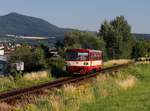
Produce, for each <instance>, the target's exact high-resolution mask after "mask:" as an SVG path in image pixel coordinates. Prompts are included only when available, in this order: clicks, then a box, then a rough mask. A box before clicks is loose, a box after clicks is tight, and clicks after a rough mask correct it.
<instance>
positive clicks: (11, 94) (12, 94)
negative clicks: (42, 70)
mask: <svg viewBox="0 0 150 111" xmlns="http://www.w3.org/2000/svg"><path fill="white" fill-rule="evenodd" d="M131 64H134V62H131V63H128V64H122V65H118V66H113V67H109V68H105V69H102V70H101V71H100V72H97V73H94V74H88V75H84V76H78V77H67V78H62V79H58V80H56V81H53V82H47V83H43V84H39V85H34V86H31V87H27V88H19V89H15V90H10V91H5V92H1V93H0V102H8V101H10V100H14V99H16V98H18V97H21V96H23V95H28V94H34V93H36V92H38V91H41V90H43V89H52V88H56V87H60V86H63V85H64V84H69V83H75V82H78V81H83V80H86V79H89V78H92V77H95V76H97V75H98V74H100V73H110V72H114V71H117V70H119V69H121V68H125V67H127V66H129V65H131Z"/></svg>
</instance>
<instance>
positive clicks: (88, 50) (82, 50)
mask: <svg viewBox="0 0 150 111" xmlns="http://www.w3.org/2000/svg"><path fill="white" fill-rule="evenodd" d="M70 51H79V52H102V51H101V50H93V49H68V50H67V52H70Z"/></svg>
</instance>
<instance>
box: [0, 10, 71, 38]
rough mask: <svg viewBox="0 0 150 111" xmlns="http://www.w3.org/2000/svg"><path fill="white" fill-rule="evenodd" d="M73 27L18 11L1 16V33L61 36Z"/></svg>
mask: <svg viewBox="0 0 150 111" xmlns="http://www.w3.org/2000/svg"><path fill="white" fill-rule="evenodd" d="M70 30H72V29H65V28H60V27H58V26H56V25H53V24H51V23H49V22H47V21H45V20H43V19H41V18H36V17H31V16H26V15H22V14H18V13H16V12H12V13H9V14H7V15H4V16H0V35H6V34H12V35H27V36H48V37H57V38H61V37H63V36H64V33H65V32H68V31H70Z"/></svg>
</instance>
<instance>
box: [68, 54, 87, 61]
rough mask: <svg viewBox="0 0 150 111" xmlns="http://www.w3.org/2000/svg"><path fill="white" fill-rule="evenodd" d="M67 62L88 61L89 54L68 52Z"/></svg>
mask: <svg viewBox="0 0 150 111" xmlns="http://www.w3.org/2000/svg"><path fill="white" fill-rule="evenodd" d="M66 60H68V61H80V60H88V53H87V52H67V54H66Z"/></svg>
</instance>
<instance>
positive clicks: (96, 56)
mask: <svg viewBox="0 0 150 111" xmlns="http://www.w3.org/2000/svg"><path fill="white" fill-rule="evenodd" d="M91 59H92V60H101V59H102V55H101V54H100V53H93V54H91Z"/></svg>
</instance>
